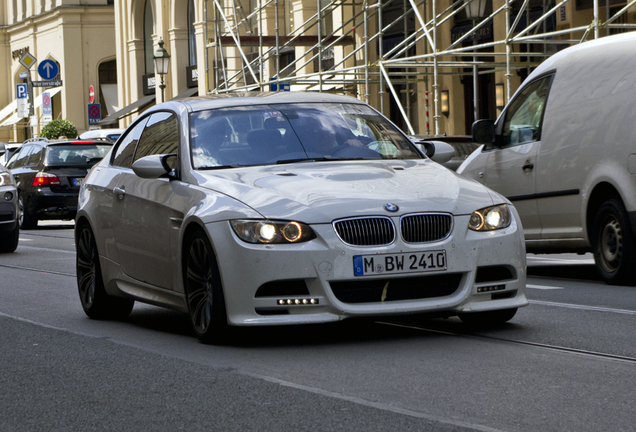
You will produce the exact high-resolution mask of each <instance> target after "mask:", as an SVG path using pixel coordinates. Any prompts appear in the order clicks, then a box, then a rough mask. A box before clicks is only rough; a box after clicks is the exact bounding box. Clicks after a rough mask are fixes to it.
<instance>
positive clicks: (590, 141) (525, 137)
mask: <svg viewBox="0 0 636 432" xmlns="http://www.w3.org/2000/svg"><path fill="white" fill-rule="evenodd" d="M473 138H474V139H475V141H476V142H478V143H481V144H484V145H483V146H482V147H480V148H478V149H477V150H476V151H475V152H474V153H473V154H472V155H471V156H469V157H468V159H466V161H465V162H464V163H463V164H462V165H461V166H460V167H459V168H458V170H457V172H458V173H460V174H463V175H465V176H468V177H471V178H474V179H476V180H477V181H479V182H481V183H484V184H485V185H486V186H488V187H490V188H492V189H494V190H496V191H497V192H499V193H501V194H503V195H505V196H506V197H507V198H508V199H509V200H510V201H512V203H513V204H514V205H515V207H516V208H517V210H518V211H519V214H520V215H521V221H522V224H523V228H524V233H525V238H526V249H527V251H528V252H533V253H561V252H576V253H584V252H589V251H593V252H594V259H595V261H596V266H597V268H598V270H599V272H600V274H601V276H602V277H603V279H604V280H605V281H606V282H607V283H610V284H624V283H634V282H636V241H635V239H636V231H635V229H636V33H634V32H632V33H626V34H621V35H616V36H609V37H604V38H602V39H598V40H594V41H590V42H585V43H583V44H581V45H577V46H574V47H571V48H568V49H565V50H563V51H561V52H559V53H557V54H555V55H553V56H552V57H550V58H548V59H547V60H545V61H544V62H543V63H541V65H539V66H538V67H537V68H536V69H535V70H534V72H533V73H532V74H530V76H529V77H528V78H527V79H526V80H525V81H524V83H523V85H522V86H521V87H520V88H519V90H517V92H516V93H515V95H514V96H513V98H512V99H511V100H510V102H509V103H508V105H507V106H506V107H505V108H504V110H503V111H502V113H501V115H500V116H499V118H498V119H497V121H496V122H494V123H493V121H492V120H480V121H477V122H475V124H474V125H473Z"/></svg>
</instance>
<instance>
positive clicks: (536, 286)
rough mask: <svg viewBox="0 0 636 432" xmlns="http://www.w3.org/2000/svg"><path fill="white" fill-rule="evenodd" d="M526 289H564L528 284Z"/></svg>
mask: <svg viewBox="0 0 636 432" xmlns="http://www.w3.org/2000/svg"><path fill="white" fill-rule="evenodd" d="M526 288H531V289H540V290H560V289H564V288H563V287H558V286H546V285H531V284H526Z"/></svg>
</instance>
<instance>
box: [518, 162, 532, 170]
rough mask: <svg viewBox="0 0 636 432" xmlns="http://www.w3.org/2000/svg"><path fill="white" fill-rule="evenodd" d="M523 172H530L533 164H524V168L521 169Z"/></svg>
mask: <svg viewBox="0 0 636 432" xmlns="http://www.w3.org/2000/svg"><path fill="white" fill-rule="evenodd" d="M521 168H522V169H523V170H524V171H525V170H531V169H532V168H534V164H531V163H528V164H525V165H524V166H522V167H521Z"/></svg>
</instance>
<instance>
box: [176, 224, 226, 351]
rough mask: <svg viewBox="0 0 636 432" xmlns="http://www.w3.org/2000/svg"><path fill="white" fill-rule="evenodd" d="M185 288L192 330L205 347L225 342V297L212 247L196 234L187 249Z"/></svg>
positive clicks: (202, 234)
mask: <svg viewBox="0 0 636 432" xmlns="http://www.w3.org/2000/svg"><path fill="white" fill-rule="evenodd" d="M184 251H185V256H184V272H183V273H184V276H183V278H184V287H185V294H186V302H187V304H188V314H189V315H190V323H191V324H192V329H193V330H194V333H195V334H196V336H197V338H198V339H199V341H201V342H202V343H205V344H212V343H220V342H223V341H225V339H226V337H227V333H228V324H227V314H226V311H225V298H224V296H223V288H222V285H221V277H220V275H219V268H218V265H217V263H216V258H215V256H214V251H213V249H212V244H211V243H210V240H208V238H207V236H206V235H205V233H203V232H202V231H197V232H195V233H194V234H193V235H192V236H191V237H190V239H189V241H188V242H187V243H186V247H185V248H184Z"/></svg>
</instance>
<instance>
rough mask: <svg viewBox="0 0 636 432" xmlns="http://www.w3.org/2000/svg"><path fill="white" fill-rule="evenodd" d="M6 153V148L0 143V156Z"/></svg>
mask: <svg viewBox="0 0 636 432" xmlns="http://www.w3.org/2000/svg"><path fill="white" fill-rule="evenodd" d="M6 151H7V148H6V146H5V145H4V143H0V156H2V155H3V154H4V153H5V152H6Z"/></svg>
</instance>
